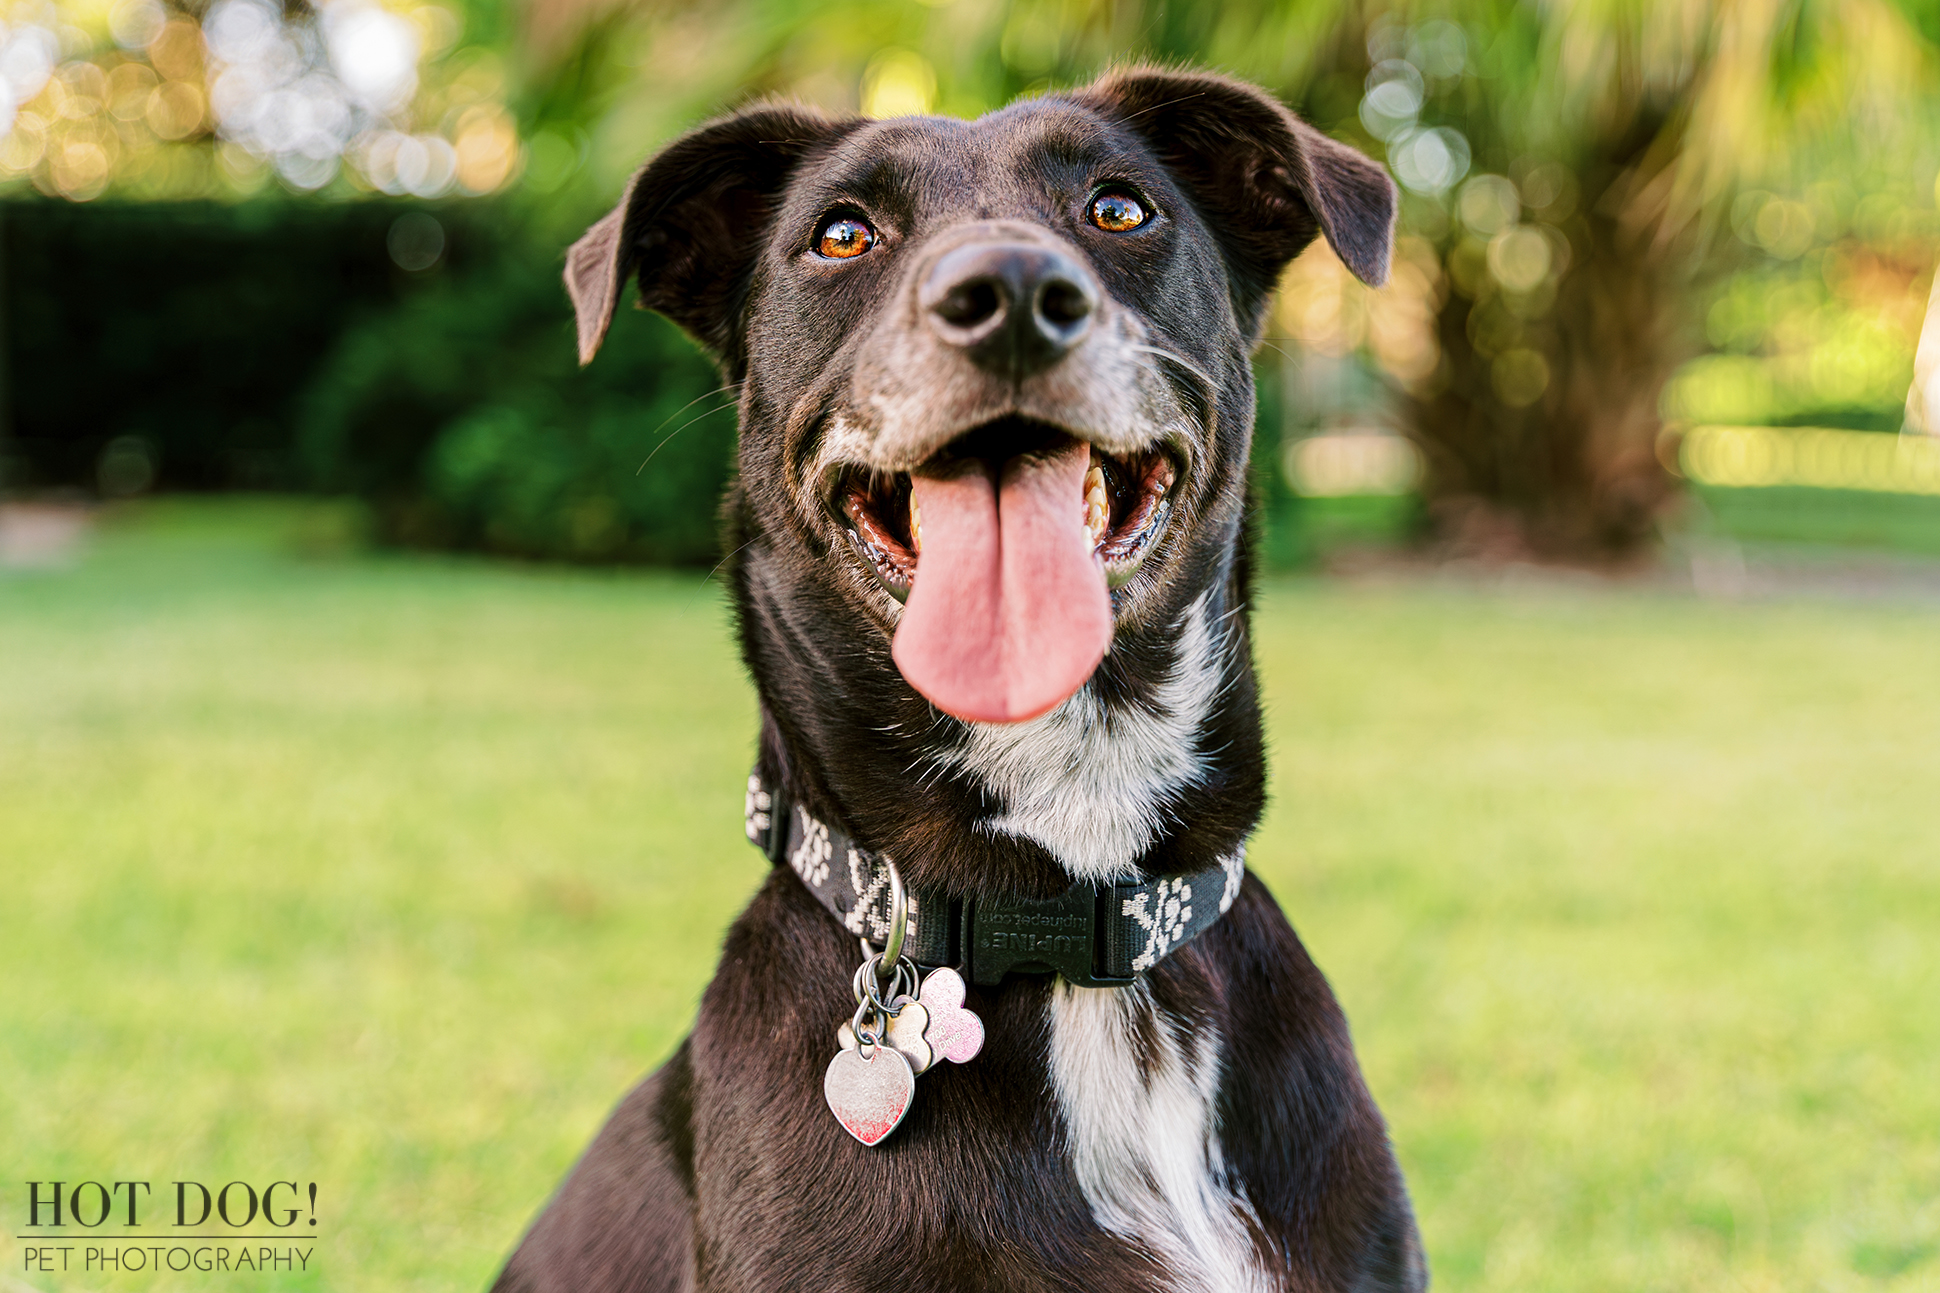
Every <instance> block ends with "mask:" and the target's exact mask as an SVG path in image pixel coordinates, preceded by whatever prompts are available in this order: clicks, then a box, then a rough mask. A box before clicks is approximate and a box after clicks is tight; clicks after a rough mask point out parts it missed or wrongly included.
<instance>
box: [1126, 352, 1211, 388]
mask: <svg viewBox="0 0 1940 1293" xmlns="http://www.w3.org/2000/svg"><path fill="white" fill-rule="evenodd" d="M1125 349H1127V350H1137V351H1140V352H1141V353H1144V354H1147V355H1157V356H1158V357H1159V358H1161V359H1169V360H1171V361H1172V362H1173V363H1175V364H1177V365H1178V366H1179V367H1181V368H1183V369H1185V370H1186V371H1187V372H1189V373H1191V374H1192V375H1193V376H1194V377H1197V378H1198V379H1199V380H1200V381H1201V382H1204V383H1205V385H1206V389H1207V390H1216V389H1217V388H1218V385H1219V383H1217V382H1215V381H1213V379H1212V377H1211V376H1210V375H1209V374H1208V373H1207V372H1206V370H1205V369H1203V368H1201V367H1200V366H1199V365H1197V364H1195V363H1193V362H1192V361H1191V360H1190V359H1187V358H1186V357H1185V356H1184V355H1175V354H1173V353H1172V352H1171V351H1170V350H1166V349H1163V348H1161V347H1159V346H1141V345H1138V344H1137V343H1135V342H1134V343H1132V344H1129V345H1127V346H1126V347H1125Z"/></svg>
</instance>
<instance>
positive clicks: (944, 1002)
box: [891, 965, 983, 1072]
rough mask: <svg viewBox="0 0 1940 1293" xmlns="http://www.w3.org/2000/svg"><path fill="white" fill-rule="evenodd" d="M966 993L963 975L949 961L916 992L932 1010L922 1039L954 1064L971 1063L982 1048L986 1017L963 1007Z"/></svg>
mask: <svg viewBox="0 0 1940 1293" xmlns="http://www.w3.org/2000/svg"><path fill="white" fill-rule="evenodd" d="M963 997H964V987H963V976H962V975H961V974H958V973H957V972H956V971H955V970H953V969H951V968H950V967H949V966H947V965H945V966H940V967H939V968H937V969H934V970H931V971H930V974H929V977H928V978H926V979H924V980H923V987H922V990H921V991H920V992H918V993H917V999H918V1000H919V1001H921V1002H922V1003H923V1006H924V1007H925V1008H927V1009H928V1011H929V1027H928V1028H927V1029H925V1030H924V1033H923V1040H924V1041H926V1042H928V1043H929V1048H930V1049H931V1050H932V1051H934V1052H935V1053H936V1057H937V1058H938V1059H946V1060H949V1061H950V1062H951V1063H952V1064H965V1063H968V1062H969V1061H971V1060H973V1059H975V1058H976V1057H977V1052H978V1051H980V1050H982V1049H983V1020H981V1019H979V1018H977V1016H976V1014H975V1012H973V1011H970V1010H967V1009H965V1008H964V1004H963ZM891 1045H895V1043H894V1042H893V1041H892V1042H891ZM897 1049H898V1050H900V1049H902V1048H901V1047H900V1046H898V1047H897ZM917 1071H918V1072H921V1071H922V1070H920V1069H919V1070H917Z"/></svg>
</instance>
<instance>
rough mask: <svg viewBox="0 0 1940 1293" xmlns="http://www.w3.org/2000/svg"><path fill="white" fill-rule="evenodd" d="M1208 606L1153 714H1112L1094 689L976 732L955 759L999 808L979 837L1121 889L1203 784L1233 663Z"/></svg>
mask: <svg viewBox="0 0 1940 1293" xmlns="http://www.w3.org/2000/svg"><path fill="white" fill-rule="evenodd" d="M1210 620H1211V617H1210V616H1209V615H1208V614H1207V612H1206V599H1205V598H1204V597H1201V598H1200V599H1199V600H1198V601H1196V602H1194V603H1193V604H1192V605H1191V606H1190V607H1188V608H1187V609H1186V612H1185V615H1184V617H1183V618H1182V619H1181V621H1180V623H1179V627H1178V655H1177V657H1176V660H1175V663H1174V664H1173V667H1172V669H1171V670H1170V672H1169V673H1168V674H1167V675H1166V677H1165V679H1164V680H1163V681H1162V682H1160V683H1159V684H1158V686H1157V687H1155V688H1154V689H1153V691H1154V694H1153V695H1152V696H1151V697H1150V698H1149V703H1148V704H1134V705H1130V706H1126V707H1123V708H1118V709H1107V708H1106V707H1105V705H1104V704H1103V702H1101V701H1100V700H1099V699H1098V696H1097V693H1096V692H1095V691H1094V690H1093V689H1092V688H1091V687H1089V686H1087V687H1084V688H1082V689H1081V690H1080V691H1079V692H1078V693H1077V694H1076V695H1074V696H1072V697H1071V699H1069V700H1067V701H1065V702H1064V703H1063V704H1062V705H1060V706H1058V707H1057V708H1056V709H1054V710H1052V711H1051V712H1050V713H1048V714H1046V715H1044V716H1043V717H1042V718H1035V719H1032V720H1030V721H1029V722H1027V723H973V724H971V725H970V728H971V730H970V738H969V740H968V741H966V742H965V743H964V745H963V747H962V748H961V749H959V750H956V751H954V752H953V753H952V754H951V755H949V756H948V764H949V765H950V766H951V767H953V768H956V769H961V770H962V771H965V772H968V773H969V774H970V775H971V776H972V777H973V778H975V780H976V781H977V783H978V784H979V785H981V786H982V787H983V788H984V789H985V790H986V791H988V792H990V793H991V795H992V797H993V798H995V799H996V800H997V801H998V802H999V803H1001V804H1002V805H1003V811H1002V812H1001V813H1000V814H999V815H997V816H995V817H992V818H990V819H988V820H987V821H986V822H985V823H984V824H983V825H984V828H985V829H987V830H990V831H992V832H996V833H1002V834H1007V835H1016V836H1021V837H1023V838H1025V839H1030V840H1035V841H1036V842H1037V843H1039V844H1042V845H1043V846H1044V847H1045V849H1047V850H1048V851H1049V852H1050V853H1051V855H1052V856H1054V857H1056V858H1057V859H1058V861H1059V862H1061V863H1062V864H1063V865H1064V868H1065V870H1067V871H1069V872H1070V873H1071V875H1072V876H1073V877H1074V878H1076V879H1079V880H1093V881H1103V880H1113V879H1120V878H1123V877H1124V876H1126V875H1128V874H1129V873H1130V872H1131V870H1132V863H1133V862H1134V861H1135V860H1136V859H1137V857H1138V855H1139V854H1140V853H1142V852H1144V851H1145V848H1146V846H1147V845H1149V844H1150V843H1151V842H1152V840H1153V839H1154V838H1155V837H1156V836H1157V834H1158V831H1159V828H1160V825H1161V822H1162V818H1161V816H1160V814H1161V812H1162V810H1163V808H1164V806H1165V803H1166V800H1167V799H1168V798H1169V797H1170V796H1171V795H1173V794H1174V793H1176V792H1177V791H1178V790H1180V789H1182V788H1183V787H1185V786H1187V785H1189V784H1191V783H1192V782H1194V781H1196V780H1197V779H1199V778H1200V777H1201V776H1203V775H1204V771H1205V768H1204V765H1205V760H1204V758H1203V756H1201V755H1200V754H1199V752H1198V748H1197V738H1198V734H1199V727H1200V725H1201V724H1202V723H1203V722H1204V721H1205V717H1206V715H1207V713H1208V712H1209V711H1210V710H1211V709H1212V707H1213V703H1214V702H1215V701H1216V700H1217V699H1218V696H1219V691H1220V683H1221V678H1222V675H1223V672H1224V667H1223V666H1224V660H1225V656H1226V652H1225V650H1224V649H1223V648H1224V645H1225V643H1224V635H1223V633H1221V632H1220V631H1219V626H1217V625H1215V624H1213V623H1211V622H1210Z"/></svg>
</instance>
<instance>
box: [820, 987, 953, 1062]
mask: <svg viewBox="0 0 1940 1293" xmlns="http://www.w3.org/2000/svg"><path fill="white" fill-rule="evenodd" d="M894 1004H895V1006H896V1013H895V1014H893V1015H891V1016H890V1017H889V1027H888V1028H886V1029H884V1030H883V1033H884V1036H883V1040H884V1041H886V1042H888V1043H889V1045H890V1048H891V1049H892V1050H895V1051H898V1052H900V1053H901V1054H902V1057H903V1058H904V1059H906V1060H908V1061H909V1067H910V1071H911V1072H913V1073H915V1074H917V1075H918V1076H921V1075H922V1074H923V1073H924V1072H926V1071H927V1070H928V1069H929V1067H930V1065H932V1064H934V1063H936V1052H935V1051H933V1050H931V1049H930V1044H929V1043H928V1042H926V1041H924V1040H923V1034H924V1033H925V1032H926V1031H927V1030H928V1029H929V1026H930V1012H929V1011H927V1010H925V1009H924V1008H923V1007H922V1006H921V1005H920V1004H919V1003H918V1002H917V1000H916V998H915V997H912V996H908V995H904V996H900V997H897V998H896V1000H895V1003H894ZM835 1040H836V1041H837V1042H838V1043H840V1044H841V1047H842V1049H843V1050H845V1051H852V1050H854V1049H855V1025H854V1023H853V1022H852V1021H850V1020H847V1019H845V1020H843V1021H842V1026H841V1027H840V1028H838V1029H836V1030H835Z"/></svg>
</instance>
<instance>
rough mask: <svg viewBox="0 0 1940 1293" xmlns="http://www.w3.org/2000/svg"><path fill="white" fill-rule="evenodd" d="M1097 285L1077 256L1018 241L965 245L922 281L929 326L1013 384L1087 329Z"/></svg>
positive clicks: (1051, 361) (1048, 361)
mask: <svg viewBox="0 0 1940 1293" xmlns="http://www.w3.org/2000/svg"><path fill="white" fill-rule="evenodd" d="M1098 296H1099V292H1098V282H1097V280H1096V279H1094V278H1093V277H1092V276H1091V271H1089V270H1088V269H1086V268H1085V267H1084V266H1083V265H1081V264H1079V263H1078V261H1077V260H1076V259H1074V258H1073V257H1071V256H1068V255H1066V254H1065V253H1063V252H1061V251H1057V250H1056V249H1054V248H1050V247H1039V246H1033V245H1032V244H1030V243H1025V242H985V243H971V244H970V245H968V246H965V247H958V248H957V249H956V250H954V251H951V252H947V253H945V254H944V255H943V256H942V257H941V258H940V259H938V260H937V262H936V264H935V265H933V266H931V268H930V272H929V274H928V276H927V277H926V278H925V279H924V280H923V286H922V290H921V293H920V298H919V299H920V301H921V304H922V306H923V309H924V312H925V314H926V317H927V318H928V319H929V323H930V327H931V328H932V329H934V330H935V331H936V333H937V335H938V336H940V337H942V338H943V340H944V341H946V342H948V343H949V344H950V345H953V346H961V347H962V348H963V349H964V350H965V351H966V352H968V354H969V356H970V358H971V360H972V361H974V362H975V363H976V364H977V365H978V367H980V368H983V369H986V370H988V371H990V372H993V373H998V374H1001V375H1003V376H1006V377H1009V378H1011V379H1012V380H1013V381H1015V380H1020V379H1022V378H1025V377H1028V376H1030V375H1031V374H1032V373H1036V372H1039V371H1042V370H1043V369H1046V368H1049V367H1050V366H1051V365H1052V364H1054V363H1056V362H1057V361H1058V360H1060V359H1062V358H1064V356H1065V355H1066V354H1068V353H1069V352H1070V351H1071V348H1072V347H1073V346H1076V345H1077V344H1078V343H1079V342H1080V341H1083V340H1084V338H1085V334H1086V333H1087V332H1089V331H1090V330H1091V316H1092V314H1093V313H1094V312H1095V311H1096V310H1097V308H1098Z"/></svg>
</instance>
